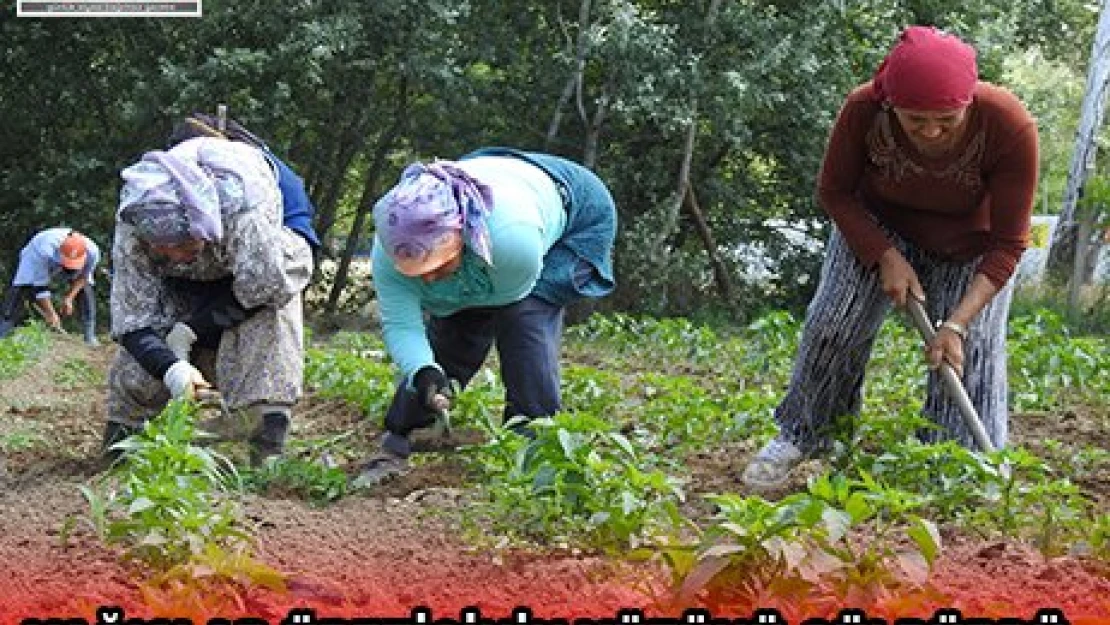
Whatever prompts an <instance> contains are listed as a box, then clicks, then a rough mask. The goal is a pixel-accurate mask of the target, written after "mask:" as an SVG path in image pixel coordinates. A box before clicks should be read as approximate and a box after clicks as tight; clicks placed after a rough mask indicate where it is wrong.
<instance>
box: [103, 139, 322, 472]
mask: <svg viewBox="0 0 1110 625" xmlns="http://www.w3.org/2000/svg"><path fill="white" fill-rule="evenodd" d="M122 176H123V180H124V185H123V189H122V190H121V192H120V205H119V211H118V213H117V220H116V236H115V243H114V245H113V248H112V258H113V267H114V269H115V274H114V276H113V280H112V292H111V313H112V336H113V338H115V339H116V340H117V341H118V342H119V344H120V346H121V349H120V350H119V352H118V354H117V357H116V360H115V361H114V363H113V364H112V368H111V370H110V372H109V390H108V423H107V427H106V430H105V434H104V446H105V450H106V452H108V453H109V455H115V454H113V453H112V451H113V450H112V449H111V447H112V445H113V444H114V443H116V442H118V441H119V440H121V439H123V438H124V437H126V436H128V435H129V434H130V433H132V432H134V431H135V430H136V429H137V428H138V427H140V426H141V425H142V424H143V422H144V421H145V420H146V419H148V418H150V417H152V416H154V415H156V414H158V412H160V411H161V410H162V408H163V407H164V406H165V404H166V402H167V401H168V400H169V399H170V398H171V397H181V396H192V395H196V394H197V393H198V391H201V390H204V389H207V388H209V387H211V386H215V387H217V388H218V390H219V392H220V395H221V396H222V398H223V400H224V403H225V405H226V407H227V408H228V409H229V410H230V411H231V413H232V414H236V415H238V414H242V415H245V416H246V417H247V419H246V420H247V421H249V422H250V423H251V424H252V431H250V432H249V433H247V436H248V438H249V440H250V443H251V452H252V455H253V458H254V460H255V461H260V460H261V459H262V458H264V457H267V456H272V455H276V454H279V453H281V451H282V447H283V445H284V441H285V437H286V433H287V431H288V428H289V418H290V409H291V407H292V406H293V404H294V403H295V402H296V401H297V399H298V397H299V396H300V394H301V387H302V377H303V366H304V348H303V328H302V316H301V291H302V290H303V289H304V287H305V286H306V285H307V284H308V280H309V278H310V276H311V274H312V252H311V249H310V248H309V245H308V243H307V242H306V241H305V239H304V238H303V237H301V236H299V235H298V234H297V233H296V232H294V231H292V230H290V229H289V228H287V227H285V226H283V225H282V209H281V197H280V194H279V192H278V186H277V179H276V177H275V174H274V171H273V169H272V168H271V167H270V166H269V164H268V163H267V161H266V160H265V158H264V157H263V155H262V153H261V152H260V151H259V150H257V149H256V148H254V147H251V146H249V145H247V144H244V143H240V142H234V141H228V140H226V139H219V138H208V137H205V138H196V139H190V140H188V141H184V142H182V143H180V144H178V145H177V146H175V147H173V148H172V149H170V150H168V151H155V152H149V153H147V154H146V155H145V156H144V157H143V158H142V160H140V161H139V162H138V163H135V164H134V165H132V166H130V167H128V168H127V169H125V170H124V171H123V173H122ZM213 351H214V354H213ZM206 356H207V359H206ZM213 356H214V358H213ZM211 361H214V362H211ZM202 362H209V364H212V366H211V367H207V366H202V365H201V364H200V363H202ZM194 363H198V364H194ZM198 367H199V368H198ZM202 369H204V371H203V372H202Z"/></svg>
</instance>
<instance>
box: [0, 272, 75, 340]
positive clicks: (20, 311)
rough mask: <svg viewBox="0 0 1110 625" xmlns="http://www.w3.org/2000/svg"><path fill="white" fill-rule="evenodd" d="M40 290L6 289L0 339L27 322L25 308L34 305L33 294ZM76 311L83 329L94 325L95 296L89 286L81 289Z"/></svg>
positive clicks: (30, 288) (28, 288)
mask: <svg viewBox="0 0 1110 625" xmlns="http://www.w3.org/2000/svg"><path fill="white" fill-rule="evenodd" d="M41 289H42V287H37V286H14V285H13V286H10V287H8V292H7V294H6V295H5V297H4V303H3V305H0V338H4V337H5V336H7V335H8V334H10V333H11V332H12V330H14V329H15V328H16V327H17V326H19V324H21V323H23V322H24V321H26V320H27V317H28V315H29V311H28V310H27V307H28V306H30V305H33V304H34V301H35V293H37V292H39V291H40V290H41ZM77 310H78V313H79V314H80V317H81V324H82V326H83V327H85V328H89V327H93V326H95V325H96V296H95V294H94V292H93V287H92V285H91V284H86V285H85V286H84V288H82V289H81V296H80V297H78V298H77Z"/></svg>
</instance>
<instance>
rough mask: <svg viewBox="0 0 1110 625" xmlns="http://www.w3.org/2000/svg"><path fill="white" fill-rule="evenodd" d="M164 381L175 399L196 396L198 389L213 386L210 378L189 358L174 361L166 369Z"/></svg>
mask: <svg viewBox="0 0 1110 625" xmlns="http://www.w3.org/2000/svg"><path fill="white" fill-rule="evenodd" d="M162 382H163V383H165V385H166V388H168V389H169V390H170V395H172V396H173V398H174V399H178V398H180V397H188V398H193V397H196V395H197V391H200V390H202V389H208V388H211V387H212V385H211V384H209V383H208V380H205V379H204V376H203V375H202V374H201V372H200V371H198V370H197V368H196V367H194V366H193V365H191V364H189V361H187V360H178V361H177V362H175V363H173V365H171V366H170V368H169V369H167V370H166V373H165V375H163V376H162Z"/></svg>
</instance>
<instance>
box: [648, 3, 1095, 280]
mask: <svg viewBox="0 0 1110 625" xmlns="http://www.w3.org/2000/svg"><path fill="white" fill-rule="evenodd" d="M1107 1H1110V0H1107ZM720 7H721V0H712V1H711V2H710V4H709V9H708V11H707V12H706V16H705V29H706V34H707V39H708V33H709V32H711V31H712V29H713V25H714V24H715V23H716V21H717V11H718V10H719V9H720ZM706 43H707V44H708V41H707V42H706ZM692 82H693V83H694V84H695V85H696V83H697V80H694V81H692ZM696 89H697V87H696V86H694V87H691V93H690V124H689V126H687V128H686V138H685V140H684V141H683V142H682V161H681V163H680V164H679V168H678V183H677V185H676V189H675V195H674V202H672V203H671V206H670V208H669V210H668V211H667V214H666V220H665V221H664V222H663V227H662V228H660V230H659V237H658V239H657V241H656V244H655V245H654V246H653V248H654V253H655V255H656V256H657V258H656V259H655V260H656V262H657V264H660V265H661V264H663V263H665V262H666V254H667V246H666V245H665V243H666V241H667V239H669V238H670V237H671V235H672V234H673V233H674V231H675V229H676V228H677V227H678V216H679V214H680V213H681V212H682V204H683V203H684V202H685V201H686V191H687V189H688V188H689V187H690V170H691V168H692V164H693V161H694V144H695V142H696V139H697V136H698V108H699V102H698V93H697V91H696Z"/></svg>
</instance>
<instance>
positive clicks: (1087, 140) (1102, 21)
mask: <svg viewBox="0 0 1110 625" xmlns="http://www.w3.org/2000/svg"><path fill="white" fill-rule="evenodd" d="M1108 84H1110V0H1103V3H1102V11H1101V13H1100V15H1099V20H1098V32H1097V33H1096V34H1095V42H1094V44H1093V45H1092V47H1091V61H1090V68H1089V69H1088V71H1087V90H1086V93H1085V95H1084V96H1083V109H1082V111H1081V113H1080V117H1079V128H1078V130H1077V132H1076V138H1075V151H1074V152H1073V153H1072V159H1071V167H1070V169H1069V170H1068V182H1067V186H1066V187H1065V189H1064V203H1063V206H1062V208H1061V209H1060V218H1059V219H1058V220H1057V221H1056V231H1055V232H1054V233H1053V237H1052V248H1051V249H1050V250H1049V252H1048V265H1047V273H1048V275H1049V277H1050V279H1054V280H1055V281H1056V282H1060V281H1062V279H1063V278H1064V277H1065V275H1066V274H1067V271H1068V267H1069V265H1070V264H1071V261H1072V260H1073V259H1074V258H1076V252H1077V247H1080V246H1081V244H1080V242H1079V240H1078V234H1079V232H1078V231H1079V223H1078V222H1077V221H1076V218H1075V216H1076V210H1077V209H1076V207H1077V205H1078V204H1079V200H1080V198H1081V197H1082V196H1083V185H1084V184H1085V183H1086V181H1087V177H1088V175H1089V174H1090V172H1091V169H1092V168H1093V167H1094V162H1095V149H1096V147H1097V144H1096V141H1095V139H1096V136H1097V135H1098V131H1099V129H1100V128H1101V127H1102V117H1103V111H1104V109H1105V106H1106V89H1107V85H1108Z"/></svg>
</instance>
